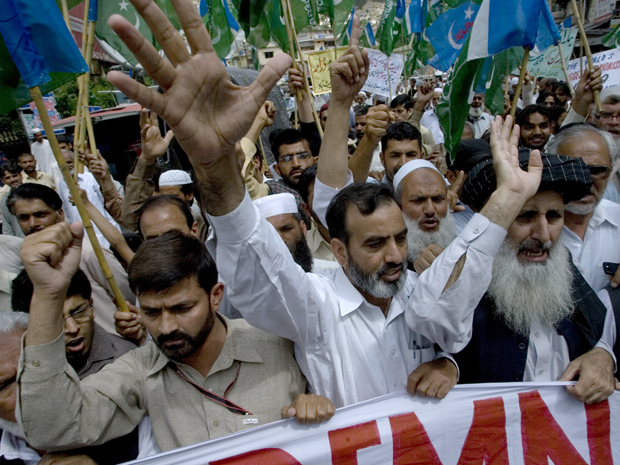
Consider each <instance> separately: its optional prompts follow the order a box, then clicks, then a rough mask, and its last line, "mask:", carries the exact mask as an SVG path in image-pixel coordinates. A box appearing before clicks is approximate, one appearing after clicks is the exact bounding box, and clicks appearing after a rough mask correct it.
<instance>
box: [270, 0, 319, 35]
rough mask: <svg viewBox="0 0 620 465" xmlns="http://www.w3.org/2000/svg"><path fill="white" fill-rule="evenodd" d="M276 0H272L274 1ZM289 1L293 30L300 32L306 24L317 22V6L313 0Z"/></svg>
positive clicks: (276, 0)
mask: <svg viewBox="0 0 620 465" xmlns="http://www.w3.org/2000/svg"><path fill="white" fill-rule="evenodd" d="M278 1H279V0H274V2H278ZM290 2H291V14H292V15H293V22H294V23H295V31H297V32H300V31H301V30H302V29H304V28H306V27H308V26H317V25H318V24H319V15H318V7H317V5H316V1H315V0H290Z"/></svg>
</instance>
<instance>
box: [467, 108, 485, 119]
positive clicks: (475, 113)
mask: <svg viewBox="0 0 620 465" xmlns="http://www.w3.org/2000/svg"><path fill="white" fill-rule="evenodd" d="M482 113H484V105H480V106H479V107H478V108H474V107H469V116H471V117H472V118H476V119H478V118H480V117H481V116H482Z"/></svg>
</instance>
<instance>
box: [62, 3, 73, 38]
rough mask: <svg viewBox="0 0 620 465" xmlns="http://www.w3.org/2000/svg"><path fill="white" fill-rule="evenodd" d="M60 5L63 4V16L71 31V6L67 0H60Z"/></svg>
mask: <svg viewBox="0 0 620 465" xmlns="http://www.w3.org/2000/svg"><path fill="white" fill-rule="evenodd" d="M60 5H61V6H62V17H63V19H64V20H65V24H66V25H67V29H69V31H71V19H70V18H69V8H68V7H67V0H60Z"/></svg>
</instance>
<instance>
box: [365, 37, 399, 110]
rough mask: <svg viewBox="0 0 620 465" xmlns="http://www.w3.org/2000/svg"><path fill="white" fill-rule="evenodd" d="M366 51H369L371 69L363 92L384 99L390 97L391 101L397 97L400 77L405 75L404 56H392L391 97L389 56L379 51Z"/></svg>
mask: <svg viewBox="0 0 620 465" xmlns="http://www.w3.org/2000/svg"><path fill="white" fill-rule="evenodd" d="M366 50H368V58H369V59H370V69H369V71H368V79H366V84H365V85H364V87H363V88H362V90H363V91H365V92H372V93H373V94H377V95H381V96H382V97H388V98H390V100H391V99H392V98H394V97H395V96H396V86H398V83H399V82H400V76H401V74H403V66H404V61H403V56H402V55H397V54H392V55H390V61H389V63H390V81H391V89H392V95H390V84H389V83H388V72H387V66H386V63H387V58H388V57H387V55H386V54H384V53H382V52H380V51H378V50H372V49H366Z"/></svg>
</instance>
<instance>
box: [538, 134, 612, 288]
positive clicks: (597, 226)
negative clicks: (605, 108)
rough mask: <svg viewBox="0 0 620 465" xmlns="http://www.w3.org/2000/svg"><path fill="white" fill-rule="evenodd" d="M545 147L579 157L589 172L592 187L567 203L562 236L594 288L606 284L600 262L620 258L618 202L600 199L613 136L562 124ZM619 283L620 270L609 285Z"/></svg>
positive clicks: (603, 189)
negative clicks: (584, 193) (585, 193)
mask: <svg viewBox="0 0 620 465" xmlns="http://www.w3.org/2000/svg"><path fill="white" fill-rule="evenodd" d="M548 150H549V151H550V152H552V153H558V154H561V155H566V156H567V157H571V158H576V157H581V158H583V160H584V161H585V162H586V163H587V164H588V166H589V168H590V173H591V174H592V187H591V188H590V190H589V192H587V195H586V196H584V197H583V198H582V199H578V200H575V201H573V202H570V203H569V204H567V205H566V208H565V210H566V212H565V215H564V230H563V232H562V239H563V240H564V244H565V245H566V247H568V249H569V250H570V252H571V254H572V256H573V261H574V263H575V265H576V266H577V268H578V269H579V271H580V272H581V274H582V275H583V277H584V278H585V279H586V281H587V282H588V284H589V285H590V286H591V287H592V289H594V291H595V292H598V291H600V290H601V289H603V288H605V286H607V284H609V277H608V276H607V275H605V272H604V270H603V262H614V263H618V262H620V242H619V241H618V237H620V205H618V204H617V203H615V202H611V201H609V200H605V199H603V195H604V194H605V190H606V189H607V184H608V183H609V176H610V174H611V171H612V166H613V164H614V161H615V159H616V145H615V142H614V140H613V136H612V135H611V134H610V133H609V132H607V131H603V130H601V129H599V128H595V127H593V126H590V125H586V124H581V125H573V126H570V127H567V128H563V129H562V130H561V131H560V132H559V133H558V134H557V135H556V136H555V138H554V139H553V140H552V141H551V142H550V143H549V148H548ZM618 283H620V273H618V274H616V276H615V277H614V279H613V281H612V287H615V286H614V285H617V284H618Z"/></svg>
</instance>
